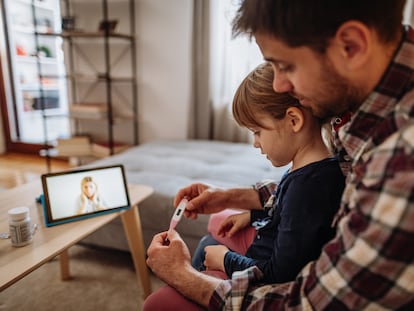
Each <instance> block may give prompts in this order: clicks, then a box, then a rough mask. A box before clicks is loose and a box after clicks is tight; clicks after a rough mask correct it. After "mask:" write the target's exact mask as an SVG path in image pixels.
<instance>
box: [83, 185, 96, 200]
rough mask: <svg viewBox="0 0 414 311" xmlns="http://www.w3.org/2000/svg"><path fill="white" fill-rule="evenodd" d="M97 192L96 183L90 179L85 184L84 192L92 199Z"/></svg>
mask: <svg viewBox="0 0 414 311" xmlns="http://www.w3.org/2000/svg"><path fill="white" fill-rule="evenodd" d="M95 192H96V185H95V183H94V182H92V181H88V182H87V183H85V184H84V185H83V193H84V194H85V195H86V196H87V197H88V198H89V199H90V198H92V197H93V196H94V194H95Z"/></svg>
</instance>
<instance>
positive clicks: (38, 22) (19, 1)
mask: <svg viewBox="0 0 414 311" xmlns="http://www.w3.org/2000/svg"><path fill="white" fill-rule="evenodd" d="M2 7H3V10H2V12H3V19H4V30H5V38H6V39H5V41H6V45H7V47H6V49H7V57H8V64H9V70H8V72H9V73H10V84H11V85H10V86H11V100H10V101H8V103H7V105H8V113H9V120H13V121H12V122H10V131H11V136H12V139H13V140H14V141H16V142H21V143H26V144H33V145H39V144H40V145H44V147H45V149H46V150H47V149H48V148H49V146H50V144H51V142H52V141H53V140H54V139H56V138H57V137H59V136H62V135H68V134H69V133H70V119H69V118H68V111H67V108H68V103H67V93H66V85H65V83H66V81H65V79H62V77H63V78H64V77H65V64H64V58H63V51H62V43H63V39H62V38H60V37H58V36H50V34H53V33H60V32H61V28H60V25H61V22H60V11H59V2H58V1H55V0H42V1H41V0H13V1H11V0H4V1H2Z"/></svg>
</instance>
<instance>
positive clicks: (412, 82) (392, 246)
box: [210, 27, 414, 310]
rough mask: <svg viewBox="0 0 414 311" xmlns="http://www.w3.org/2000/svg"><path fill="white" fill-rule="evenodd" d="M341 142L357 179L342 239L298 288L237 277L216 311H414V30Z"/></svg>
mask: <svg viewBox="0 0 414 311" xmlns="http://www.w3.org/2000/svg"><path fill="white" fill-rule="evenodd" d="M337 134H338V135H337V139H338V145H337V148H338V149H337V151H338V155H339V160H340V161H341V162H342V163H343V164H344V165H343V168H344V169H347V170H348V169H349V172H348V174H347V183H346V184H347V186H346V188H345V191H344V194H343V197H342V204H341V210H342V214H341V217H340V219H339V222H338V227H337V235H336V237H335V238H334V239H333V240H332V241H330V242H329V243H328V244H327V245H325V247H324V249H323V251H322V254H321V256H320V257H319V259H318V260H316V261H315V262H312V263H310V264H308V265H307V266H306V267H305V268H304V269H303V270H302V272H301V273H300V274H299V275H298V276H297V278H296V280H295V281H294V282H291V283H286V284H275V285H266V286H260V278H261V272H260V271H259V270H258V269H257V267H252V268H249V269H247V270H245V271H240V272H237V273H235V274H233V277H232V279H231V280H227V281H223V282H222V283H221V284H220V285H219V286H218V287H217V288H216V290H215V292H214V294H213V296H212V297H211V300H210V309H211V310H239V309H243V310H414V30H413V29H412V28H409V27H407V29H406V32H405V37H404V40H403V42H402V43H401V46H400V47H399V49H398V51H397V52H396V54H395V56H394V59H393V61H392V63H391V64H390V65H389V67H388V69H387V71H386V72H385V74H384V76H383V77H382V79H381V81H380V83H379V84H378V85H377V87H376V88H375V90H374V91H373V92H372V93H371V94H370V96H369V97H368V98H367V99H366V101H365V102H364V103H363V104H362V105H361V107H360V108H359V110H358V111H357V112H355V113H354V114H353V115H352V117H351V119H350V121H349V122H347V123H346V124H345V125H343V126H342V127H341V128H340V129H339V131H338V133H337ZM347 163H349V164H351V165H347Z"/></svg>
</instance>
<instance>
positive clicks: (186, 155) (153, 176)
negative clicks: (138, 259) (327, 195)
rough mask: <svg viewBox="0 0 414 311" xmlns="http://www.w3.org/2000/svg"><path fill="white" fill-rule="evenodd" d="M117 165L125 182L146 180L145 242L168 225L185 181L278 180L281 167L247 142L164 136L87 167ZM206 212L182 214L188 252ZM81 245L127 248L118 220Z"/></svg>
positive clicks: (228, 184)
mask: <svg viewBox="0 0 414 311" xmlns="http://www.w3.org/2000/svg"><path fill="white" fill-rule="evenodd" d="M112 164H123V165H124V166H125V171H126V177H127V181H128V182H129V183H137V184H146V185H149V186H151V187H153V188H154V193H153V194H152V195H151V196H150V197H149V198H147V199H146V200H145V201H143V202H142V203H141V204H140V205H139V208H140V217H141V223H142V230H143V237H144V243H145V246H146V247H148V245H149V243H150V242H151V239H152V237H153V235H154V234H156V233H158V232H161V231H165V230H167V229H168V226H169V222H170V218H171V216H172V213H173V211H174V209H173V205H172V202H173V198H174V196H175V194H176V192H177V191H178V190H179V189H180V188H182V187H184V186H187V185H189V184H191V183H194V182H203V183H209V184H213V185H216V186H220V187H226V188H227V187H235V186H249V185H253V184H254V183H255V182H257V181H260V180H263V179H276V180H278V179H280V177H281V175H282V174H283V173H284V171H285V170H286V168H285V167H283V168H274V167H273V166H272V165H271V163H270V161H268V160H267V159H266V157H265V156H264V155H262V154H260V150H259V149H255V148H253V147H252V145H250V144H242V143H229V142H221V141H207V140H185V141H180V140H164V141H153V142H149V143H145V144H142V145H139V146H135V147H133V148H131V149H128V150H127V151H125V152H123V153H120V154H116V155H113V156H111V157H108V158H104V159H101V160H98V161H95V162H93V163H91V164H88V165H87V166H101V165H112ZM208 218H209V216H208V215H201V216H200V217H199V218H198V219H197V220H190V219H186V218H183V219H182V221H181V222H180V224H179V225H178V226H177V228H176V229H177V231H178V232H179V233H180V234H181V236H182V237H183V239H184V240H185V241H186V243H187V245H188V246H189V249H190V251H191V252H193V251H194V250H195V247H196V246H197V244H198V241H199V240H200V238H201V237H202V236H203V235H204V234H206V232H207V222H208ZM83 243H84V244H89V245H95V246H100V247H106V248H114V249H118V250H128V245H127V242H126V239H125V235H124V232H123V227H122V224H121V221H120V220H119V218H117V219H116V220H114V221H113V222H111V223H109V224H108V225H106V226H105V227H103V228H101V229H100V230H98V231H96V232H95V233H94V234H92V235H91V236H89V237H88V238H86V239H84V240H83Z"/></svg>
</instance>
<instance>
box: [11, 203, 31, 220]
mask: <svg viewBox="0 0 414 311" xmlns="http://www.w3.org/2000/svg"><path fill="white" fill-rule="evenodd" d="M8 214H9V218H10V219H11V220H14V221H18V220H22V219H25V218H26V217H27V216H28V215H29V208H28V207H25V206H21V207H15V208H12V209H10V210H9V212H8Z"/></svg>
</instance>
